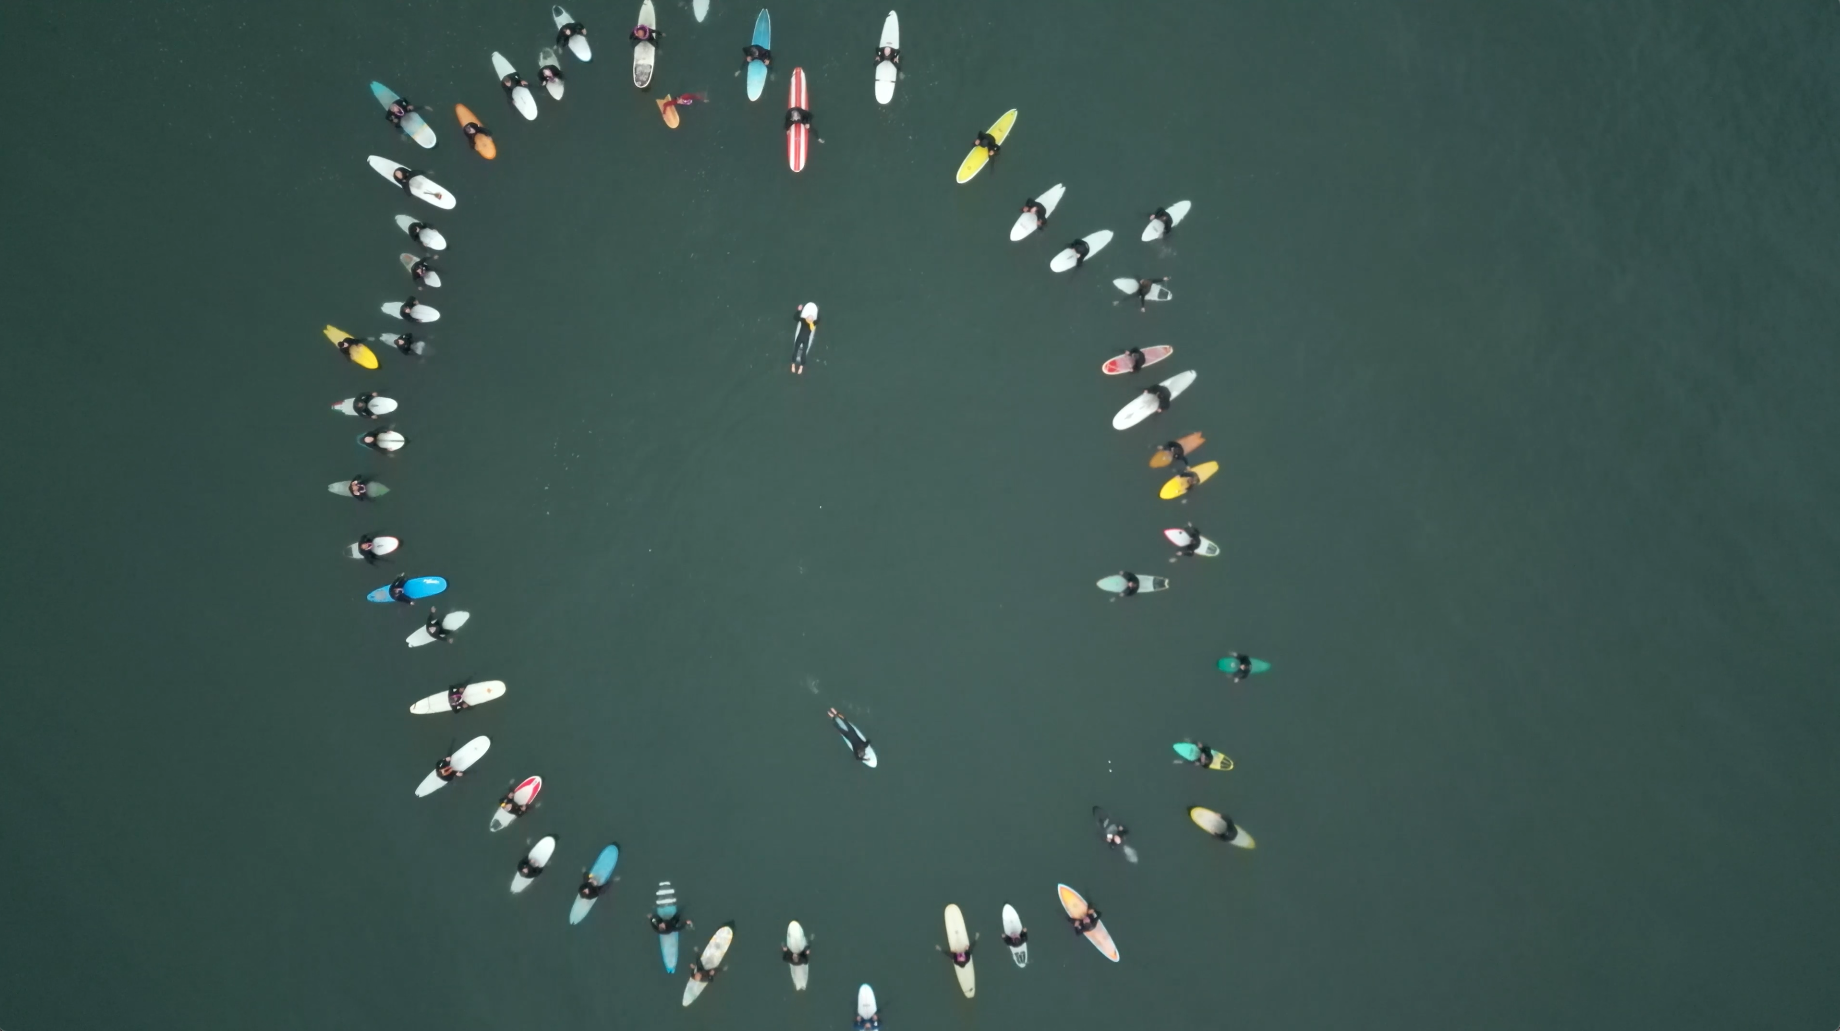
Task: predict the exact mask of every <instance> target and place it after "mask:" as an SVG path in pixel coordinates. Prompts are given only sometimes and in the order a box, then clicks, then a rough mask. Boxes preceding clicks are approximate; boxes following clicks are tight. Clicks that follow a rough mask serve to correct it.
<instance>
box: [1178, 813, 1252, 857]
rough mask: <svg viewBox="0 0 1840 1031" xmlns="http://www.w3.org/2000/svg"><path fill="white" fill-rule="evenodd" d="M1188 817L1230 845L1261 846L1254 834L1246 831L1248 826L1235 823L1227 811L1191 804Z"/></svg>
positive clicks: (1196, 824) (1242, 846)
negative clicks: (1222, 811) (1254, 838)
mask: <svg viewBox="0 0 1840 1031" xmlns="http://www.w3.org/2000/svg"><path fill="white" fill-rule="evenodd" d="M1188 818H1189V819H1190V820H1193V821H1194V823H1195V826H1197V827H1199V828H1201V829H1202V830H1204V831H1207V832H1208V833H1209V834H1212V835H1213V836H1214V837H1216V838H1219V839H1220V840H1221V841H1224V842H1226V843H1227V844H1229V845H1238V846H1239V847H1240V848H1257V847H1259V846H1258V842H1256V841H1253V840H1252V835H1250V834H1247V833H1246V828H1244V827H1241V826H1240V825H1239V824H1236V823H1234V822H1233V820H1232V818H1231V817H1229V816H1227V815H1226V814H1225V813H1217V812H1215V811H1214V810H1212V809H1208V808H1205V807H1203V806H1191V807H1190V808H1189V810H1188Z"/></svg>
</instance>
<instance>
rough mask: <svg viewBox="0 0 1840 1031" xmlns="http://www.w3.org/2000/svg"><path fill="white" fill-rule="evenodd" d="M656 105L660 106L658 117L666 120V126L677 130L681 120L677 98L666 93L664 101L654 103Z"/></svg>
mask: <svg viewBox="0 0 1840 1031" xmlns="http://www.w3.org/2000/svg"><path fill="white" fill-rule="evenodd" d="M654 103H656V104H657V105H658V115H659V117H661V118H663V119H664V124H665V125H667V126H669V127H671V128H673V129H675V128H677V123H678V121H679V119H678V116H677V103H676V98H675V97H673V96H671V95H670V94H669V93H666V94H665V95H664V99H663V100H659V101H654Z"/></svg>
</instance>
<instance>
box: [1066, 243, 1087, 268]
mask: <svg viewBox="0 0 1840 1031" xmlns="http://www.w3.org/2000/svg"><path fill="white" fill-rule="evenodd" d="M1068 246H1069V247H1072V248H1073V267H1074V268H1079V267H1080V266H1081V265H1084V264H1086V256H1087V255H1088V254H1091V253H1092V246H1091V245H1090V244H1088V243H1087V242H1086V241H1085V240H1075V241H1073V242H1072V243H1071V244H1068Z"/></svg>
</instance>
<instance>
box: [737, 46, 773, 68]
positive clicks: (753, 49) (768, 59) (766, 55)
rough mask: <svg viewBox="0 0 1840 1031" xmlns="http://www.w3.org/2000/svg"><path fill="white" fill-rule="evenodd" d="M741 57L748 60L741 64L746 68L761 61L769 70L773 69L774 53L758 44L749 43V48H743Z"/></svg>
mask: <svg viewBox="0 0 1840 1031" xmlns="http://www.w3.org/2000/svg"><path fill="white" fill-rule="evenodd" d="M741 56H742V57H744V58H746V59H747V60H745V61H742V62H741V63H742V65H743V66H744V67H745V66H746V65H748V64H750V63H752V62H754V61H759V62H760V63H761V64H764V65H766V66H767V67H768V68H771V67H773V51H771V50H768V49H767V48H766V47H763V46H760V45H758V44H755V43H749V44H748V45H747V46H744V47H742V48H741Z"/></svg>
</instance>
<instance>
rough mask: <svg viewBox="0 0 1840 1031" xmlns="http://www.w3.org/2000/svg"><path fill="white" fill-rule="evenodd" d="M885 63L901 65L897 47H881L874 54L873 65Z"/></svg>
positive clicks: (899, 52)
mask: <svg viewBox="0 0 1840 1031" xmlns="http://www.w3.org/2000/svg"><path fill="white" fill-rule="evenodd" d="M883 61H887V62H889V63H891V64H900V63H901V51H900V49H899V48H898V47H883V48H881V49H880V50H877V51H876V52H875V63H876V64H881V63H882V62H883Z"/></svg>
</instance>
